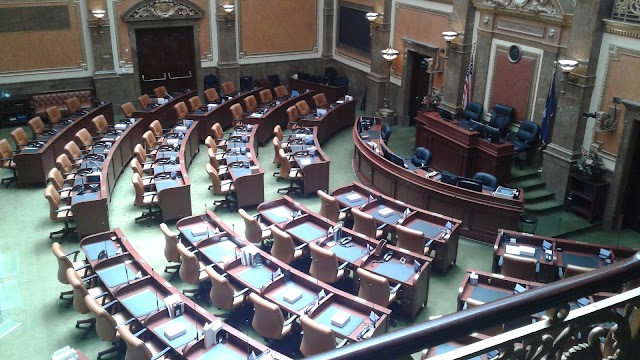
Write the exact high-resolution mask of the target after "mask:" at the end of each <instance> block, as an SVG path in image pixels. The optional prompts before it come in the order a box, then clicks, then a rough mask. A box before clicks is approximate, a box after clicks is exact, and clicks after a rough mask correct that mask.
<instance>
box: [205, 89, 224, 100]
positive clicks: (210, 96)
mask: <svg viewBox="0 0 640 360" xmlns="http://www.w3.org/2000/svg"><path fill="white" fill-rule="evenodd" d="M204 97H205V99H207V101H208V102H218V101H220V95H218V91H217V90H216V89H215V88H209V89H207V90H205V91H204Z"/></svg>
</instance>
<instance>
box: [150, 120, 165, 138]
mask: <svg viewBox="0 0 640 360" xmlns="http://www.w3.org/2000/svg"><path fill="white" fill-rule="evenodd" d="M149 130H151V132H152V133H153V136H155V137H156V138H158V137H161V136H162V124H160V121H158V120H153V121H152V122H151V124H149Z"/></svg>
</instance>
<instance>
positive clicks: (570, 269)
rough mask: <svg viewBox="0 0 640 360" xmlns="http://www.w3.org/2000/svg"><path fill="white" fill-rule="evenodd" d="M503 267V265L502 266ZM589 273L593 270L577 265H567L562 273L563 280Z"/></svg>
mask: <svg viewBox="0 0 640 360" xmlns="http://www.w3.org/2000/svg"><path fill="white" fill-rule="evenodd" d="M503 266H504V264H503ZM589 271H593V268H588V267H582V266H578V265H571V264H569V265H567V269H566V270H565V271H564V277H563V279H564V278H568V277H572V276H575V275H580V274H584V273H588V272H589Z"/></svg>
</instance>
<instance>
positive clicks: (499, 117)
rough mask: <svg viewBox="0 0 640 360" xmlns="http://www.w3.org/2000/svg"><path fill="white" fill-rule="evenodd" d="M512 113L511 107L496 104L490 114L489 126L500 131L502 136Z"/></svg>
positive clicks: (505, 131) (511, 117) (509, 122)
mask: <svg viewBox="0 0 640 360" xmlns="http://www.w3.org/2000/svg"><path fill="white" fill-rule="evenodd" d="M513 113H514V111H513V108H512V107H510V106H504V105H500V104H496V105H495V106H494V107H493V111H492V112H491V120H490V121H489V126H491V127H494V128H496V129H498V130H499V131H500V136H504V135H505V134H506V133H507V130H508V129H509V124H511V120H513Z"/></svg>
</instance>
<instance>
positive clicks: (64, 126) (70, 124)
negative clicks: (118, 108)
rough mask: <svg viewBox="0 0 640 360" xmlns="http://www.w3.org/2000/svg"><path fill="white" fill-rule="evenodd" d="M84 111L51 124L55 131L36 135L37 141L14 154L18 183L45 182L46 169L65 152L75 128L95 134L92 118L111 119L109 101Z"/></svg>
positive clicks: (53, 165)
mask: <svg viewBox="0 0 640 360" xmlns="http://www.w3.org/2000/svg"><path fill="white" fill-rule="evenodd" d="M83 111H84V112H85V113H84V115H71V116H70V117H68V118H67V119H65V120H62V121H61V122H59V123H58V124H55V125H53V126H52V128H53V129H54V131H56V133H55V134H42V135H39V136H38V137H37V138H36V140H35V141H36V142H37V143H36V144H34V145H29V146H26V147H25V148H23V149H22V151H20V153H18V154H15V155H14V156H13V161H14V162H15V163H16V172H17V174H18V184H19V185H26V184H40V185H42V184H44V183H45V182H46V181H47V175H48V174H49V170H51V169H52V168H54V167H55V166H56V157H57V156H58V155H60V154H62V153H63V152H64V146H65V145H66V144H67V143H68V142H69V141H72V140H73V137H74V135H75V134H76V132H78V130H80V129H84V128H86V129H87V130H89V133H91V136H96V131H95V127H94V126H93V124H92V123H91V120H92V119H93V118H94V117H96V116H98V115H104V117H105V118H106V119H107V122H109V123H112V122H113V106H112V104H111V103H101V104H100V105H97V106H92V107H90V108H84V109H83ZM31 143H33V142H31Z"/></svg>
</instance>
